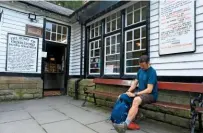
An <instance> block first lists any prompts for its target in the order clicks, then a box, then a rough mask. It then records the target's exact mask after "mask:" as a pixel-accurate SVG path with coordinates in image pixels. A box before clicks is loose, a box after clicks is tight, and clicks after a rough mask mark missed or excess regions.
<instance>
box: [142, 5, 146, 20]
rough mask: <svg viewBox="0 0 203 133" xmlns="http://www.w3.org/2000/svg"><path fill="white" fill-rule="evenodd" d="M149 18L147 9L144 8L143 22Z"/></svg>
mask: <svg viewBox="0 0 203 133" xmlns="http://www.w3.org/2000/svg"><path fill="white" fill-rule="evenodd" d="M146 18H147V8H146V7H145V8H142V20H146Z"/></svg>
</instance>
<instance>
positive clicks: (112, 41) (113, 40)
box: [111, 36, 116, 45]
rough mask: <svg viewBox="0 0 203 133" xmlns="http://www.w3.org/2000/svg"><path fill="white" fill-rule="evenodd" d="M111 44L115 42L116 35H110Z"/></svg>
mask: <svg viewBox="0 0 203 133" xmlns="http://www.w3.org/2000/svg"><path fill="white" fill-rule="evenodd" d="M112 44H116V37H115V36H112V37H111V45H112Z"/></svg>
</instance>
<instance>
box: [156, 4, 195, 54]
mask: <svg viewBox="0 0 203 133" xmlns="http://www.w3.org/2000/svg"><path fill="white" fill-rule="evenodd" d="M195 48H196V47H195V1H194V0H162V1H160V6H159V54H160V55H167V54H175V53H185V52H194V51H195Z"/></svg>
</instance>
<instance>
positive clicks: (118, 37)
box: [117, 34, 121, 43]
mask: <svg viewBox="0 0 203 133" xmlns="http://www.w3.org/2000/svg"><path fill="white" fill-rule="evenodd" d="M120 37H121V35H120V34H119V35H117V43H120V41H121V38H120Z"/></svg>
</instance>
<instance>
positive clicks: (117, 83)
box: [93, 78, 132, 86]
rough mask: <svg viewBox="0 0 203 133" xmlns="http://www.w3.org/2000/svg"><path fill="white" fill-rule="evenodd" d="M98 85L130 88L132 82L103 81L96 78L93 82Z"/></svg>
mask: <svg viewBox="0 0 203 133" xmlns="http://www.w3.org/2000/svg"><path fill="white" fill-rule="evenodd" d="M93 82H94V83H96V84H107V85H118V86H130V85H131V82H132V80H120V79H102V78H95V79H94V80H93Z"/></svg>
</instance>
